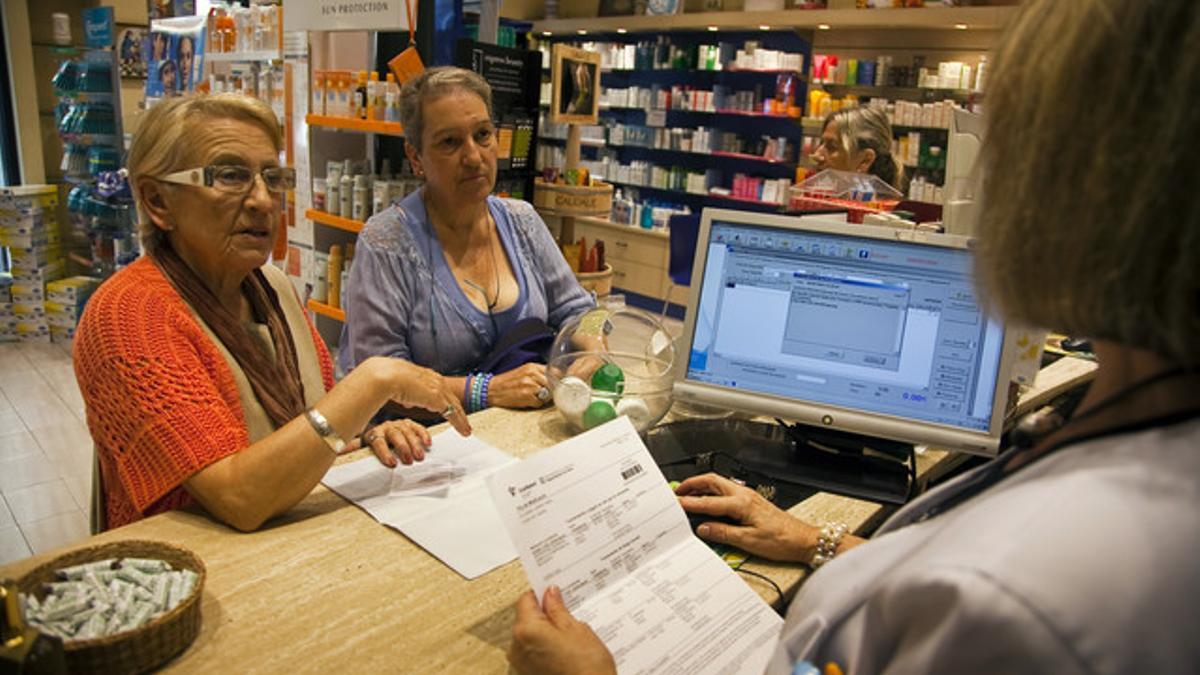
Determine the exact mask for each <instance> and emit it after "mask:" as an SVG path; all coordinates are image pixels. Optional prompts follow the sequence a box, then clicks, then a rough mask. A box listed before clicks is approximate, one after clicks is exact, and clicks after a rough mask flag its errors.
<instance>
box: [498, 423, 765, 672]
mask: <svg viewBox="0 0 1200 675" xmlns="http://www.w3.org/2000/svg"><path fill="white" fill-rule="evenodd" d="M488 487H489V488H490V490H491V493H492V499H494V500H495V502H496V509H497V510H498V511H499V513H500V518H501V519H502V520H503V521H504V525H505V526H506V527H507V528H508V533H509V536H510V537H511V538H512V541H513V543H514V544H515V545H516V548H517V551H518V552H519V554H520V557H521V565H522V566H523V567H524V568H525V574H526V576H527V577H528V578H529V583H530V585H531V586H532V587H533V589H534V591H535V592H536V593H537V595H538V598H539V599H540V598H541V597H542V594H543V593H544V592H545V589H546V587H547V586H548V585H550V584H554V585H556V586H558V587H559V588H560V589H561V590H562V592H563V598H564V600H565V601H566V604H567V606H568V607H569V608H570V610H571V612H572V613H573V614H574V615H575V617H576V618H577V619H579V620H581V621H585V622H587V623H588V624H590V625H591V627H592V629H593V630H594V631H596V634H597V635H599V636H600V639H601V640H603V641H604V643H605V645H607V646H608V648H609V650H610V651H611V652H612V653H613V657H614V658H615V659H616V662H617V670H618V671H620V672H621V673H622V675H625V674H628V673H661V672H679V673H761V672H762V671H763V670H764V669H765V667H766V665H767V662H768V660H769V659H770V657H771V654H772V653H773V651H774V649H775V643H776V641H777V639H778V636H779V631H780V628H781V627H782V625H783V620H782V619H781V618H780V617H779V615H778V614H776V613H775V612H774V611H773V610H772V609H771V608H770V607H769V606H768V605H767V604H766V603H765V602H763V600H762V599H761V598H760V597H759V596H758V595H757V594H756V593H754V591H752V590H751V589H750V587H749V586H747V585H746V583H745V582H744V581H742V580H741V579H740V578H738V576H737V574H736V573H735V572H734V571H733V570H731V569H729V566H728V565H726V564H725V563H724V562H723V561H722V560H721V559H720V558H719V557H717V555H716V554H715V553H714V552H713V551H712V549H711V548H709V547H708V545H706V544H705V543H703V542H702V541H700V540H699V539H697V538H696V537H695V536H694V535H693V534H692V531H691V528H690V527H689V526H688V522H687V517H686V516H685V515H684V513H683V509H682V508H680V506H679V502H678V500H677V499H676V497H675V495H674V493H673V492H672V491H671V489H670V487H669V486H668V485H667V481H666V479H665V478H664V477H663V475H662V472H661V471H660V470H659V468H658V465H656V464H655V463H654V460H653V458H651V456H650V452H649V451H648V450H647V449H646V446H645V445H644V444H643V443H642V441H641V439H640V438H639V437H638V434H637V431H636V430H635V429H634V428H633V425H632V424H630V423H629V420H628V419H627V418H625V417H620V418H617V419H616V420H614V421H612V422H609V423H607V424H605V425H602V426H600V427H597V428H596V429H593V430H592V431H589V432H587V433H585V434H581V435H579V436H576V437H575V438H572V439H570V440H567V441H564V442H563V443H560V444H558V445H556V446H554V447H553V448H549V449H547V450H543V451H542V452H540V453H538V454H536V455H534V456H533V457H530V458H528V459H526V460H524V461H523V462H520V463H519V464H515V465H513V466H509V467H506V468H504V469H501V470H499V471H497V472H495V473H493V474H492V475H491V477H490V478H488Z"/></svg>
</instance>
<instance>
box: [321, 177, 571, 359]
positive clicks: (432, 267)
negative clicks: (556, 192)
mask: <svg viewBox="0 0 1200 675" xmlns="http://www.w3.org/2000/svg"><path fill="white" fill-rule="evenodd" d="M423 192H424V190H423V189H422V190H419V191H417V192H414V193H412V194H410V195H408V196H407V197H405V198H404V199H403V200H401V201H400V202H398V203H395V204H393V205H392V206H391V207H390V208H388V209H387V210H385V211H382V212H380V213H378V214H376V215H375V216H373V217H372V218H371V219H370V220H369V221H367V224H366V226H365V227H363V229H362V231H361V232H360V233H359V235H358V244H357V245H356V246H355V249H354V251H355V253H354V262H353V264H352V265H351V267H350V276H349V280H348V281H347V284H346V289H345V310H346V323H345V324H344V325H343V327H342V337H341V345H340V348H339V353H338V365H339V367H340V368H341V369H342V370H343V371H344V372H349V371H350V370H351V369H353V368H354V366H356V365H358V364H359V363H361V362H362V361H363V360H365V359H367V358H369V357H371V356H381V355H382V356H393V357H398V358H402V359H407V360H409V361H412V362H413V363H416V364H419V365H422V366H425V367H428V368H432V369H433V370H436V371H438V372H440V373H443V374H446V375H462V374H465V373H469V372H471V371H472V369H473V368H475V367H476V366H477V365H478V364H479V362H480V361H482V360H483V358H484V357H485V356H487V354H488V353H489V352H490V351H491V349H492V346H493V345H494V344H495V342H496V340H497V338H498V336H500V335H503V334H504V332H505V331H506V330H507V329H508V328H509V327H510V326H512V325H513V324H514V323H516V322H517V321H519V320H521V319H525V318H529V317H537V318H539V319H542V320H543V321H545V322H546V323H547V324H548V325H549V326H550V327H551V328H553V329H555V330H557V329H558V328H559V327H560V326H561V325H562V324H563V323H564V322H565V321H567V320H568V319H570V318H571V317H573V316H575V315H577V314H579V313H581V312H584V311H585V310H587V309H590V308H591V307H593V306H594V304H595V303H594V301H593V299H592V297H591V295H590V294H588V293H587V292H586V291H584V290H583V288H582V287H580V285H579V283H578V282H577V281H576V280H575V276H574V275H573V274H572V273H571V268H570V267H569V266H568V265H567V262H566V260H564V259H563V256H562V253H561V252H560V251H559V249H558V245H557V244H555V242H554V238H553V237H552V236H551V235H550V231H549V230H548V229H547V228H546V223H545V222H543V221H542V219H541V217H540V216H539V215H538V214H537V212H536V211H534V210H533V207H532V206H530V205H529V204H528V203H526V202H523V201H519V200H514V199H500V198H496V197H488V200H487V203H488V209H489V210H490V211H491V215H492V218H493V220H495V221H496V229H497V231H498V232H499V235H500V242H501V244H502V245H503V247H504V251H505V253H506V254H507V255H508V262H509V265H510V266H511V267H512V269H513V272H514V274H515V275H516V280H517V286H518V289H519V293H518V297H517V301H516V303H515V304H514V305H513V306H512V307H511V308H509V309H507V310H504V311H503V312H498V313H495V314H492V315H489V314H488V312H485V311H483V310H480V309H479V308H478V307H476V306H475V305H473V304H471V302H470V300H468V299H467V297H466V295H464V294H463V292H462V289H461V288H460V287H459V285H458V282H457V281H456V280H455V278H454V274H453V272H452V271H451V269H450V266H449V264H448V263H447V262H446V256H445V255H444V254H443V251H442V246H441V243H440V242H438V239H437V237H436V236H435V235H433V232H432V226H431V224H430V222H429V218H428V217H427V215H426V213H425V203H424V201H423V200H422V193H423Z"/></svg>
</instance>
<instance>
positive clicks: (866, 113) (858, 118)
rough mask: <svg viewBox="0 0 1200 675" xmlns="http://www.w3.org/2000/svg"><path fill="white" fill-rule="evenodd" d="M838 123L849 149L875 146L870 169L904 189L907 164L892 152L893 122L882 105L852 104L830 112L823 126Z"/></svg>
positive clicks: (823, 128) (872, 147)
mask: <svg viewBox="0 0 1200 675" xmlns="http://www.w3.org/2000/svg"><path fill="white" fill-rule="evenodd" d="M830 123H836V124H837V135H838V141H839V142H840V143H841V144H842V149H843V150H845V151H846V152H847V153H855V152H862V151H863V150H874V151H875V161H874V162H873V163H872V164H871V166H870V168H869V169H867V171H868V173H871V174H873V175H875V176H879V178H880V179H882V180H883V181H884V182H885V183H887V184H888V185H891V186H892V187H894V188H896V189H897V190H900V191H901V192H903V189H902V188H901V186H900V183H901V182H902V181H903V180H904V165H903V164H901V163H900V160H899V159H898V158H896V157H895V156H894V155H892V123H891V122H890V121H888V117H887V113H886V112H884V111H882V110H880V109H878V108H864V107H862V106H852V107H849V108H842V109H841V110H835V111H833V112H831V113H829V114H828V115H827V116H826V117H825V123H824V124H822V125H821V130H822V131H824V130H825V129H827V128H829V125H830Z"/></svg>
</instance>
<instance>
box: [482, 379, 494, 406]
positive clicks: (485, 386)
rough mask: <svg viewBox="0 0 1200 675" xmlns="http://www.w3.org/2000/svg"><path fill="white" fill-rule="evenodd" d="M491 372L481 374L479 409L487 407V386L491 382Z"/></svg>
mask: <svg viewBox="0 0 1200 675" xmlns="http://www.w3.org/2000/svg"><path fill="white" fill-rule="evenodd" d="M492 377H493V375H492V373H487V374H486V375H484V376H483V395H482V396H480V400H479V403H480V405H479V409H480V410H483V409H484V408H486V407H488V387H489V386H490V385H491V384H492Z"/></svg>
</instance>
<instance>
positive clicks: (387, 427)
mask: <svg viewBox="0 0 1200 675" xmlns="http://www.w3.org/2000/svg"><path fill="white" fill-rule="evenodd" d="M432 444H433V439H432V438H431V437H430V436H429V430H428V429H426V428H425V426H424V425H422V424H420V423H419V422H414V421H412V420H391V421H388V422H384V423H383V424H380V425H377V426H374V427H372V428H370V429H368V430H367V431H366V432H364V433H363V435H362V436H360V437H358V438H356V439H354V440H353V441H351V442H349V443H347V444H346V447H345V448H343V449H342V453H343V454H345V453H347V452H353V451H355V450H358V449H359V448H361V447H363V446H364V445H368V446H370V447H371V451H372V452H374V453H375V456H376V457H378V458H379V461H380V462H382V463H383V465H384V466H390V467H395V466H396V458H397V457H399V458H400V463H401V464H412V463H413V462H420V461H422V460H424V459H425V451H426V450H428V449H429V446H430V445H432Z"/></svg>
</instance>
